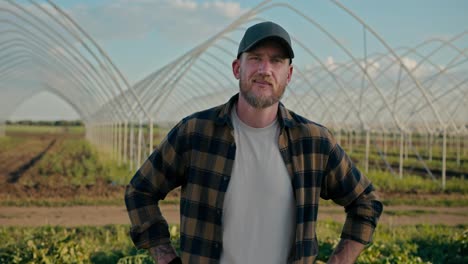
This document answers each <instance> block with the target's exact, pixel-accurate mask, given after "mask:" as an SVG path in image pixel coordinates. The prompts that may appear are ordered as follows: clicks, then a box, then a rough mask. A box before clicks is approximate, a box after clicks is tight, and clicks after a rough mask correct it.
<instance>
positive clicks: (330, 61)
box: [325, 56, 336, 70]
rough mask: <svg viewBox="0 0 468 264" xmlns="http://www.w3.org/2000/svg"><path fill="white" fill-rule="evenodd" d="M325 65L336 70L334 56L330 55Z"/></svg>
mask: <svg viewBox="0 0 468 264" xmlns="http://www.w3.org/2000/svg"><path fill="white" fill-rule="evenodd" d="M325 65H326V66H327V68H328V69H329V70H334V69H335V68H336V64H335V60H334V59H333V57H332V56H328V57H327V60H326V61H325Z"/></svg>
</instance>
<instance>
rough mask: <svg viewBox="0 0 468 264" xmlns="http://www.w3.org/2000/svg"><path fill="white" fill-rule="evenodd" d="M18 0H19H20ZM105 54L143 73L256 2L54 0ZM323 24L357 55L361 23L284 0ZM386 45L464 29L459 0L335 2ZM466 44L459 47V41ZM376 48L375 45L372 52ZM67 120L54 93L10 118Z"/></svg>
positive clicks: (279, 12)
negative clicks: (341, 5)
mask: <svg viewBox="0 0 468 264" xmlns="http://www.w3.org/2000/svg"><path fill="white" fill-rule="evenodd" d="M20 2H26V1H20ZM54 2H55V3H56V4H57V5H58V6H59V7H61V8H62V9H63V10H64V11H66V12H67V13H68V14H70V15H71V16H72V18H73V19H74V20H75V21H76V22H77V23H78V24H80V25H81V26H82V27H83V28H84V29H85V30H86V31H87V32H88V33H89V34H90V35H91V36H92V37H93V38H94V39H95V40H96V41H97V42H98V44H99V45H100V46H101V47H102V48H103V49H104V50H105V51H106V52H107V53H108V54H109V56H110V57H111V59H112V60H113V62H114V63H115V64H116V65H117V67H118V68H119V69H120V70H121V72H123V73H124V74H125V76H127V78H128V79H129V81H130V83H135V82H136V81H138V80H140V79H142V78H144V77H145V76H147V75H148V74H150V73H152V72H154V71H156V70H157V69H159V68H160V67H163V66H164V65H166V64H167V63H169V62H170V61H172V60H174V59H176V58H177V57H178V56H181V55H182V54H183V53H185V52H187V51H188V50H189V49H190V48H192V47H194V46H195V45H198V44H200V43H202V42H203V40H205V39H206V38H208V37H210V36H212V35H214V34H215V33H216V32H218V31H219V30H221V29H223V28H224V27H225V26H226V25H228V24H229V23H231V22H232V21H233V20H234V19H235V18H236V17H237V16H239V15H240V14H242V13H243V12H245V11H246V10H248V9H250V8H252V7H254V6H256V5H257V4H259V3H260V2H262V1H258V0H254V1H247V0H239V1H221V0H217V1H214V0H196V1H195V0H113V1H110V0H100V1H95V0H93V1H92V0H84V1H83V0H81V1H66V0H55V1H54ZM288 2H289V3H291V5H293V6H294V7H296V8H298V9H299V10H301V11H302V12H304V13H306V14H307V15H309V16H311V17H312V18H313V19H314V20H317V21H318V22H319V23H321V24H322V25H324V26H326V27H327V29H329V30H330V31H331V32H333V34H334V35H335V36H337V37H338V38H339V39H340V40H341V41H343V43H345V44H347V45H349V47H350V48H351V49H354V50H356V51H357V52H358V53H359V49H361V48H362V38H363V36H362V28H361V27H360V26H359V24H358V23H356V22H355V21H354V20H353V19H351V18H350V16H349V15H348V14H346V13H345V12H344V11H343V10H341V9H339V8H337V7H336V6H335V5H334V4H332V3H331V2H330V1H325V0H313V1H312V0H294V1H288ZM341 2H342V3H343V4H344V5H346V6H347V7H348V8H349V9H350V10H351V11H353V12H354V13H355V14H356V15H358V16H359V17H360V18H362V19H363V20H364V21H365V22H366V23H368V24H369V25H370V26H371V27H372V28H373V29H374V30H375V31H376V32H378V34H380V35H381V36H382V37H383V38H384V39H385V40H386V41H387V42H388V43H389V44H390V45H391V46H392V47H398V46H415V45H417V44H418V43H421V42H422V41H424V40H426V39H429V38H433V37H439V38H445V39H447V38H450V37H452V36H454V35H456V34H458V33H461V32H463V31H465V30H468V16H467V15H466V14H467V13H468V1H465V0H446V1H440V0H437V1H436V0H411V1H403V0H393V1H376V0H352V1H351V0H350V1H344V0H342V1H341ZM264 17H265V18H268V19H271V20H273V21H278V22H280V23H281V24H283V25H284V26H285V27H286V28H287V29H289V30H291V31H294V33H295V34H301V35H302V34H303V35H304V36H306V35H307V37H308V38H309V39H310V43H313V44H311V46H312V47H313V48H314V49H317V50H318V51H319V54H320V56H321V58H322V59H323V60H324V61H325V60H327V58H333V59H334V60H335V61H339V60H340V55H339V54H335V53H334V50H333V49H331V48H330V47H328V46H327V45H326V43H322V42H321V41H320V40H319V38H318V37H317V38H316V36H317V33H316V31H311V30H310V29H309V28H307V26H306V25H305V24H304V23H297V21H298V19H297V16H296V15H294V14H293V13H292V12H288V11H285V10H284V9H280V8H276V9H272V10H271V11H268V12H265V14H264ZM465 46H466V45H465ZM379 48H382V47H376V51H377V50H378V49H379ZM28 118H29V119H45V120H54V119H74V118H77V115H76V113H74V112H73V110H71V108H70V107H68V106H67V104H66V103H65V102H63V101H61V100H59V99H57V98H56V97H55V96H53V95H50V94H46V93H41V94H38V95H36V96H35V97H33V98H31V99H29V100H27V101H25V102H24V103H23V104H22V105H20V106H19V107H18V109H17V110H16V111H15V112H14V113H13V115H12V119H14V120H17V119H28Z"/></svg>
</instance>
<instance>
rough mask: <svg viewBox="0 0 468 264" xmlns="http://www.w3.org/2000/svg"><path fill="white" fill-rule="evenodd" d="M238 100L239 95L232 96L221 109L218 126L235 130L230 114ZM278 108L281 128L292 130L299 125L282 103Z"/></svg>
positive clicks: (217, 120)
mask: <svg viewBox="0 0 468 264" xmlns="http://www.w3.org/2000/svg"><path fill="white" fill-rule="evenodd" d="M237 100H239V93H237V94H235V95H234V96H232V97H231V99H229V101H228V102H227V103H226V104H224V105H223V106H222V107H221V110H220V111H219V113H218V117H217V119H216V124H218V125H225V124H227V125H228V126H229V127H231V128H233V125H232V119H231V114H230V113H231V110H232V108H233V107H234V105H235V104H236V103H237ZM278 107H279V110H278V122H279V124H280V127H281V128H284V127H288V128H291V127H294V126H296V125H298V123H297V121H296V120H295V119H294V118H293V116H292V115H291V112H290V111H289V110H288V109H287V108H286V107H285V106H284V105H283V104H282V103H281V102H280V103H279V106H278Z"/></svg>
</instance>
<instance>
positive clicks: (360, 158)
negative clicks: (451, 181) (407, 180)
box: [350, 151, 468, 174]
mask: <svg viewBox="0 0 468 264" xmlns="http://www.w3.org/2000/svg"><path fill="white" fill-rule="evenodd" d="M350 157H351V158H352V159H353V160H354V161H356V163H357V164H363V163H364V160H365V153H364V152H357V151H353V152H352V153H351V154H350ZM385 160H386V161H387V162H388V163H389V164H390V165H391V166H392V167H393V169H394V170H397V169H398V166H399V164H400V157H399V156H398V155H392V156H388V155H387V156H385ZM382 161H383V160H382V157H381V156H380V155H378V154H376V153H371V154H370V155H369V165H370V166H372V165H375V164H380V166H383V164H382ZM423 161H424V164H425V165H426V166H427V167H428V168H429V169H430V170H431V171H432V170H434V171H440V170H441V169H442V160H441V159H435V158H433V159H432V160H427V159H426V160H423ZM403 165H404V166H405V167H407V168H408V167H410V168H412V169H424V166H423V164H422V163H421V161H420V160H418V159H417V158H416V157H414V156H413V157H409V158H408V159H406V158H404V160H403ZM446 169H447V171H453V172H456V173H466V174H468V162H467V161H466V160H461V162H460V165H458V164H457V161H456V159H453V158H452V159H450V160H447V161H446Z"/></svg>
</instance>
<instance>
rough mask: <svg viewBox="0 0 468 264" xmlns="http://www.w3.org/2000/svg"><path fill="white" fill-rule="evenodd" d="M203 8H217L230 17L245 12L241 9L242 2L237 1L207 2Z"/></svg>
mask: <svg viewBox="0 0 468 264" xmlns="http://www.w3.org/2000/svg"><path fill="white" fill-rule="evenodd" d="M203 8H205V9H214V10H217V11H219V12H220V13H221V14H224V15H225V16H226V17H229V18H236V17H238V16H240V15H241V14H242V13H243V12H244V10H242V9H241V7H240V4H239V3H236V2H223V1H214V2H205V3H204V4H203Z"/></svg>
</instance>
